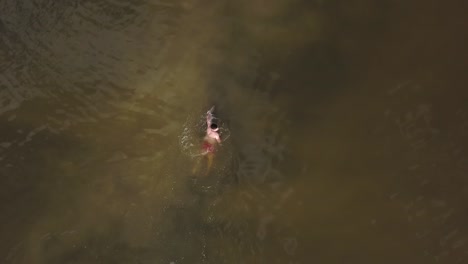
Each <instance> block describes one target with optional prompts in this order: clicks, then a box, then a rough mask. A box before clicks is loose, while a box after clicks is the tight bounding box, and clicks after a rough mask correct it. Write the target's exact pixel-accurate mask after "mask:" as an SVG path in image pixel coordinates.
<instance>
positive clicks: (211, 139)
mask: <svg viewBox="0 0 468 264" xmlns="http://www.w3.org/2000/svg"><path fill="white" fill-rule="evenodd" d="M213 111H214V106H213V107H212V108H211V109H210V110H208V112H206V135H205V137H204V138H203V144H202V153H200V154H199V155H200V156H205V157H206V158H207V167H206V174H208V172H209V171H210V169H211V166H212V165H213V158H214V153H215V151H216V147H217V145H221V137H220V136H219V127H218V125H217V124H216V123H215V122H213ZM199 165H200V159H198V160H197V162H196V163H195V166H194V167H193V170H192V173H193V174H195V173H196V172H197V171H198V167H199Z"/></svg>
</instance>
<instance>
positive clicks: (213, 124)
mask: <svg viewBox="0 0 468 264" xmlns="http://www.w3.org/2000/svg"><path fill="white" fill-rule="evenodd" d="M210 128H211V129H216V128H218V125H217V124H215V123H212V124H211V126H210Z"/></svg>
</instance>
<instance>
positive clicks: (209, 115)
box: [206, 106, 214, 130]
mask: <svg viewBox="0 0 468 264" xmlns="http://www.w3.org/2000/svg"><path fill="white" fill-rule="evenodd" d="M213 110H214V106H213V107H211V109H210V110H208V112H206V126H207V130H208V129H210V127H211V120H213V114H212V112H213Z"/></svg>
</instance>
